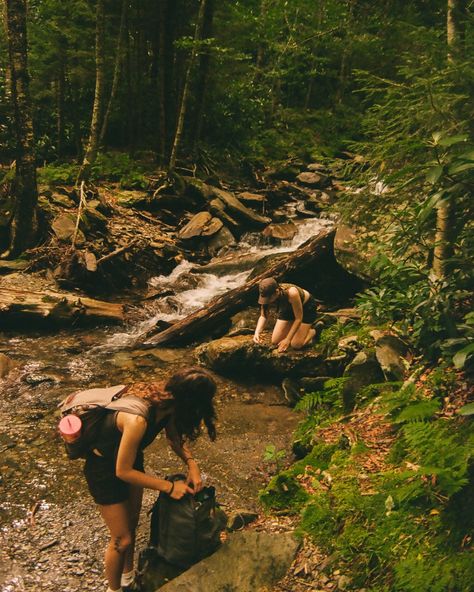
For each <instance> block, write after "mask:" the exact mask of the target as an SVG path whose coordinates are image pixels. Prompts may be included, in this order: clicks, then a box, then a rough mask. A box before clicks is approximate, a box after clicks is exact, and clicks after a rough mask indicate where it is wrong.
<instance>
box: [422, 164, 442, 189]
mask: <svg viewBox="0 0 474 592" xmlns="http://www.w3.org/2000/svg"><path fill="white" fill-rule="evenodd" d="M442 174H443V167H442V165H440V164H437V165H436V166H434V167H431V168H430V169H428V172H427V173H426V180H427V181H428V183H432V184H433V185H434V184H435V183H436V182H437V181H438V180H439V178H440V177H441V175H442Z"/></svg>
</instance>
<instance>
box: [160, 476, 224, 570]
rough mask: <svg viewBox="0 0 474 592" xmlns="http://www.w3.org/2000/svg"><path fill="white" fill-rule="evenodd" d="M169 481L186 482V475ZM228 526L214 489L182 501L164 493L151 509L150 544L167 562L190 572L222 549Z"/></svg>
mask: <svg viewBox="0 0 474 592" xmlns="http://www.w3.org/2000/svg"><path fill="white" fill-rule="evenodd" d="M166 478H167V479H168V481H180V480H185V479H186V478H185V476H184V475H172V476H171V477H166ZM226 523H227V517H226V515H225V513H224V512H223V511H222V510H221V509H220V508H219V505H218V504H217V502H216V496H215V488H214V487H205V488H204V489H203V490H202V491H200V492H199V493H197V494H196V495H191V494H189V493H187V494H186V495H184V496H183V497H182V498H181V499H180V500H175V499H173V498H172V497H170V496H169V495H168V494H166V493H160V494H159V496H158V499H157V500H156V502H155V504H154V506H153V508H152V509H151V522H150V541H149V544H150V546H151V547H153V548H154V549H155V550H156V554H157V555H158V556H159V557H160V558H161V559H163V560H164V561H166V562H167V563H169V564H171V565H175V566H177V567H180V568H183V569H187V568H188V567H190V566H191V565H193V564H194V563H197V562H198V561H201V559H204V558H205V557H208V556H209V555H212V553H214V551H216V550H217V549H218V547H219V546H220V544H221V540H220V533H221V532H222V531H223V530H224V529H225V527H226Z"/></svg>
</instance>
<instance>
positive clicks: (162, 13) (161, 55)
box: [157, 0, 168, 164]
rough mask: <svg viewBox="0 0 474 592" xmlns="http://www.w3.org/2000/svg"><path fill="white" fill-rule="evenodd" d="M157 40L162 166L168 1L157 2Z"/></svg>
mask: <svg viewBox="0 0 474 592" xmlns="http://www.w3.org/2000/svg"><path fill="white" fill-rule="evenodd" d="M158 10H159V12H158V18H159V39H158V134H157V136H158V142H157V153H158V162H159V164H164V163H165V161H166V157H167V145H168V143H167V141H166V139H167V133H168V125H167V117H166V93H167V91H168V81H167V79H166V62H167V43H166V37H167V35H168V32H167V29H168V28H167V19H168V0H159V7H158Z"/></svg>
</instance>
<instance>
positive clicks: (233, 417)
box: [0, 218, 332, 592]
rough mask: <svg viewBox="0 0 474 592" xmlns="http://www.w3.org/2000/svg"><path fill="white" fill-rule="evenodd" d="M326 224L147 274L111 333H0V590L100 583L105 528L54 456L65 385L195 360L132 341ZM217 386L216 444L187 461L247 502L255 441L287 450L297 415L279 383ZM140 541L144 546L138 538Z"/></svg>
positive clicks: (259, 448) (260, 477)
mask: <svg viewBox="0 0 474 592" xmlns="http://www.w3.org/2000/svg"><path fill="white" fill-rule="evenodd" d="M331 224H332V222H331V221H329V220H323V219H316V218H314V219H308V220H304V221H301V222H299V221H298V222H297V227H298V230H297V234H296V236H295V237H294V239H292V240H291V241H287V242H286V243H283V244H281V245H279V246H274V245H273V246H272V245H270V244H265V243H262V241H261V238H259V236H260V235H258V234H249V235H247V236H245V237H243V240H242V241H241V242H240V244H239V245H238V247H237V248H235V249H234V250H232V251H230V252H229V253H228V254H227V255H226V256H225V257H220V258H218V259H216V260H213V261H211V262H210V264H208V265H204V266H198V265H195V264H191V263H189V262H188V261H182V262H181V263H180V264H179V265H178V266H177V267H176V268H175V269H174V270H173V272H172V273H171V274H170V275H169V276H166V277H165V276H159V277H155V278H152V279H151V280H150V291H151V292H154V293H155V297H154V298H152V299H148V300H145V301H143V302H141V303H140V304H131V305H129V315H128V316H129V318H131V319H133V320H132V321H129V322H128V323H127V325H126V326H125V327H123V328H121V329H120V330H117V328H116V327H115V328H114V327H96V328H87V329H77V328H68V329H62V330H60V331H57V332H55V333H49V334H48V333H40V332H31V333H29V334H27V335H25V334H18V333H15V332H8V333H2V332H0V352H2V353H5V354H7V355H8V356H10V357H11V358H13V359H14V360H15V361H17V362H18V363H19V368H18V369H17V370H14V371H13V372H12V373H11V374H10V375H9V376H8V378H7V379H6V380H3V381H2V380H0V426H1V428H0V590H1V591H2V592H16V591H20V590H27V589H28V590H30V589H31V590H38V591H43V590H44V591H45V592H46V591H47V592H60V591H61V592H65V591H69V592H79V590H81V592H82V591H84V590H85V591H92V590H99V589H102V580H101V579H100V578H101V576H100V574H101V570H102V567H101V564H102V559H101V556H102V548H103V544H104V541H105V536H106V533H105V531H104V529H103V528H102V527H101V525H100V522H98V519H97V515H96V512H95V510H94V508H93V504H92V502H91V500H90V498H89V497H88V494H87V492H86V490H85V486H84V483H83V480H82V477H81V474H80V470H79V468H80V464H78V463H79V462H80V461H75V463H71V462H70V461H67V460H66V458H65V456H64V453H63V451H62V445H61V442H60V441H59V438H58V436H57V433H56V425H57V416H56V415H55V409H56V406H57V403H58V402H59V401H60V400H61V399H62V398H63V397H64V396H65V395H66V394H68V393H69V392H71V391H72V390H76V389H81V388H87V387H88V386H90V385H106V384H119V383H122V382H130V381H132V380H135V381H139V380H147V379H150V378H153V379H157V378H161V377H163V376H166V375H167V374H169V373H170V372H172V371H173V370H174V369H175V368H177V367H179V366H182V365H183V364H191V363H194V357H193V351H192V348H181V349H171V348H155V349H151V350H145V351H144V350H139V349H133V347H131V345H132V344H133V343H137V341H139V340H140V337H141V336H143V335H145V334H146V333H147V332H148V331H149V330H150V328H152V327H154V326H155V324H156V323H157V322H170V321H174V320H177V319H179V318H182V317H184V316H186V315H187V314H189V313H191V312H193V311H194V310H196V309H198V308H199V307H201V306H203V305H205V304H206V303H207V302H209V301H210V300H211V299H212V298H214V297H215V296H218V295H220V294H222V293H224V292H226V291H228V290H230V289H232V288H235V287H237V286H239V285H241V284H242V283H243V282H245V280H246V278H247V277H248V275H249V273H250V272H251V270H252V269H253V267H254V265H255V264H256V263H257V262H258V261H259V260H260V259H262V258H263V257H265V256H268V255H272V254H277V253H284V252H290V251H293V250H294V249H295V248H297V247H298V246H299V245H300V244H302V243H304V242H305V241H306V240H307V239H309V238H310V237H312V236H314V235H315V234H317V233H318V231H319V230H320V229H322V228H325V227H327V226H328V225H331ZM218 381H219V398H218V401H217V407H218V416H219V440H218V444H211V443H209V442H208V441H207V440H206V439H205V438H200V439H199V441H198V443H197V444H196V450H197V452H198V458H200V459H202V461H203V464H204V465H205V472H206V474H208V475H209V478H210V479H211V480H212V482H213V483H215V484H216V485H217V486H218V490H219V491H220V492H221V496H222V498H223V499H224V500H225V502H226V503H228V504H230V505H234V506H237V507H239V506H240V507H241V505H242V503H243V504H244V505H245V504H246V503H248V504H250V502H251V500H253V502H252V504H254V503H255V499H256V493H257V491H258V488H259V487H261V485H262V484H263V483H264V482H265V481H266V479H267V478H268V476H267V475H266V474H265V471H264V470H263V473H262V472H261V470H260V469H259V468H258V467H259V466H260V465H261V464H262V457H263V451H264V449H265V445H268V444H273V445H276V446H277V447H280V448H284V447H288V444H289V441H290V439H291V433H292V430H293V429H294V427H295V425H296V422H297V418H296V416H295V415H294V414H293V413H292V412H291V411H290V410H289V409H288V408H286V407H284V406H282V400H281V391H280V390H279V388H278V387H268V386H265V385H256V384H251V385H248V384H244V383H242V384H236V383H235V382H234V381H229V380H225V379H221V378H220V377H218ZM148 458H149V459H150V460H149V462H150V463H151V465H152V466H153V467H159V469H157V470H159V471H160V472H163V471H167V470H172V469H174V470H176V468H177V466H176V463H175V460H174V459H173V458H172V455H170V454H169V453H168V450H167V447H166V444H165V442H163V441H157V442H156V443H154V444H153V445H152V446H151V447H150V452H149V454H148ZM173 463H174V464H173ZM255 471H257V472H255ZM259 471H260V472H259ZM147 495H148V497H147V496H146V497H145V503H148V504H150V503H151V502H152V500H153V493H152V492H149V493H148V494H147ZM245 500H246V501H245ZM141 536H142V543H143V544H144V540H145V534H142V535H141ZM65 558H66V559H65ZM48 562H49V563H48ZM65 562H66V563H65ZM2 565H3V567H2ZM78 566H79V567H78ZM84 574H87V575H88V577H87V578H85V575H84Z"/></svg>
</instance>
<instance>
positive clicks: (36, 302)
mask: <svg viewBox="0 0 474 592" xmlns="http://www.w3.org/2000/svg"><path fill="white" fill-rule="evenodd" d="M123 318H124V316H123V306H122V305H121V304H114V303H110V302H103V301H101V300H94V299H92V298H85V297H82V296H78V295H77V294H67V293H66V294H64V293H59V292H51V291H45V292H29V291H26V290H15V289H12V288H10V289H9V288H0V321H2V324H3V322H6V323H8V322H9V321H11V322H22V321H25V322H38V321H40V322H43V323H50V324H55V323H60V324H72V323H74V324H75V325H76V324H77V323H80V322H85V321H108V322H120V321H123Z"/></svg>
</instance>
